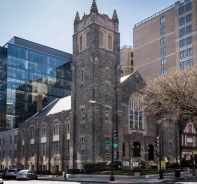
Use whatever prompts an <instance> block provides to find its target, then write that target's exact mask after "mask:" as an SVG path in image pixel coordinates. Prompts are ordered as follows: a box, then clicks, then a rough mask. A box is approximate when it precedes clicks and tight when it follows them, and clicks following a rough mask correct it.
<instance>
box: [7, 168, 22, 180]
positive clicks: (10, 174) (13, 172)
mask: <svg viewBox="0 0 197 184" xmlns="http://www.w3.org/2000/svg"><path fill="white" fill-rule="evenodd" d="M18 171H20V169H8V170H7V171H6V174H5V178H6V179H7V180H9V179H16V173H17V172H18Z"/></svg>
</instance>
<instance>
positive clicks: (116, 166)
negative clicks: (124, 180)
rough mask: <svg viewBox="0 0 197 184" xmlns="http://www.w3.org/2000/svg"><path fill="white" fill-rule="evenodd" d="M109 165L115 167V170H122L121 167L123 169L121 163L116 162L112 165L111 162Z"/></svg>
mask: <svg viewBox="0 0 197 184" xmlns="http://www.w3.org/2000/svg"><path fill="white" fill-rule="evenodd" d="M109 165H110V166H112V165H113V168H114V169H120V167H121V161H114V162H113V164H112V162H111V163H110V164H109Z"/></svg>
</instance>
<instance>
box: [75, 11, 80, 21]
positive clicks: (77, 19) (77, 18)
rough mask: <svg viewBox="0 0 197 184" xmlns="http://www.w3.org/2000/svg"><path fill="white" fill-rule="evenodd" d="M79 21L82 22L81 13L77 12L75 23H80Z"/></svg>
mask: <svg viewBox="0 0 197 184" xmlns="http://www.w3.org/2000/svg"><path fill="white" fill-rule="evenodd" d="M79 20H80V17H79V12H78V11H77V13H76V16H75V22H78V21H79Z"/></svg>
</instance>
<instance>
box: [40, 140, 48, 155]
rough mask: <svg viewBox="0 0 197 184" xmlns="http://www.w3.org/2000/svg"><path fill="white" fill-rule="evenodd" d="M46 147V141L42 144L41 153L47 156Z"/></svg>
mask: <svg viewBox="0 0 197 184" xmlns="http://www.w3.org/2000/svg"><path fill="white" fill-rule="evenodd" d="M46 148H47V145H46V143H42V144H41V153H42V156H46Z"/></svg>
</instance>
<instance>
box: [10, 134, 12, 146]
mask: <svg viewBox="0 0 197 184" xmlns="http://www.w3.org/2000/svg"><path fill="white" fill-rule="evenodd" d="M10 144H12V136H10Z"/></svg>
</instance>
